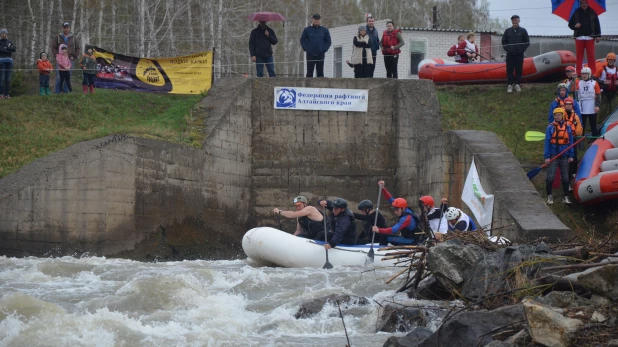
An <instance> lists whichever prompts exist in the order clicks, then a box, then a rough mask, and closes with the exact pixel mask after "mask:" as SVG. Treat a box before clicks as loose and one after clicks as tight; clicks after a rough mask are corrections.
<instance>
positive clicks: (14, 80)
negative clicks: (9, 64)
mask: <svg viewBox="0 0 618 347" xmlns="http://www.w3.org/2000/svg"><path fill="white" fill-rule="evenodd" d="M31 78H32V77H31V76H30V75H28V76H26V74H25V73H24V70H22V69H18V68H13V73H12V74H11V97H15V96H20V95H25V94H27V93H28V90H29V89H30V86H29V82H30V79H31ZM36 78H37V85H38V76H37V77H36Z"/></svg>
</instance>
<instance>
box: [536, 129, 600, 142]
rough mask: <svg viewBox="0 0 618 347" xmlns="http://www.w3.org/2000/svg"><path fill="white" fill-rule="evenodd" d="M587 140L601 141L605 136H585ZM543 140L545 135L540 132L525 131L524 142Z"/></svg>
mask: <svg viewBox="0 0 618 347" xmlns="http://www.w3.org/2000/svg"><path fill="white" fill-rule="evenodd" d="M575 137H583V136H575ZM586 137H588V138H589V139H603V138H605V136H586ZM543 140H545V133H542V132H540V131H532V130H530V131H526V141H543Z"/></svg>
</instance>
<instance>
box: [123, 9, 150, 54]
mask: <svg viewBox="0 0 618 347" xmlns="http://www.w3.org/2000/svg"><path fill="white" fill-rule="evenodd" d="M138 1H139V2H138V7H137V13H138V15H139V18H138V19H139V20H138V23H139V35H138V40H139V42H138V46H137V47H138V49H137V54H138V56H140V57H144V56H145V53H146V47H145V45H144V43H145V42H144V41H145V39H146V0H138ZM128 37H129V29H128V27H127V40H128ZM127 44H128V41H127Z"/></svg>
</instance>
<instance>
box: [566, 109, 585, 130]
mask: <svg viewBox="0 0 618 347" xmlns="http://www.w3.org/2000/svg"><path fill="white" fill-rule="evenodd" d="M563 117H564V120H565V121H566V122H567V123H569V124H570V125H571V134H572V135H577V136H581V135H582V133H583V132H584V129H582V126H581V124H579V122H578V121H577V120H578V119H579V117H577V113H575V111H573V110H571V115H569V111H567V110H565V114H564V116H563Z"/></svg>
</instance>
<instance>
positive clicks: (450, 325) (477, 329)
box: [418, 305, 525, 347]
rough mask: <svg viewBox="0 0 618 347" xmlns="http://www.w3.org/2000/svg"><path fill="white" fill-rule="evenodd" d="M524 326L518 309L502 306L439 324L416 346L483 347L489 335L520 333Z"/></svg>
mask: <svg viewBox="0 0 618 347" xmlns="http://www.w3.org/2000/svg"><path fill="white" fill-rule="evenodd" d="M524 322H525V318H524V311H523V308H522V306H521V305H513V306H504V307H500V308H498V309H495V310H493V311H486V310H482V311H472V312H463V313H460V314H458V315H455V316H454V317H453V318H450V319H449V320H448V321H446V322H445V323H444V324H442V326H441V327H440V328H439V329H438V331H436V332H434V333H433V334H431V336H429V337H428V338H426V339H425V340H423V341H422V342H421V343H420V344H419V345H418V346H419V347H421V346H422V347H434V346H485V345H486V344H488V343H490V342H492V341H493V338H492V334H496V333H499V332H500V331H501V328H504V329H523V323H524Z"/></svg>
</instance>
